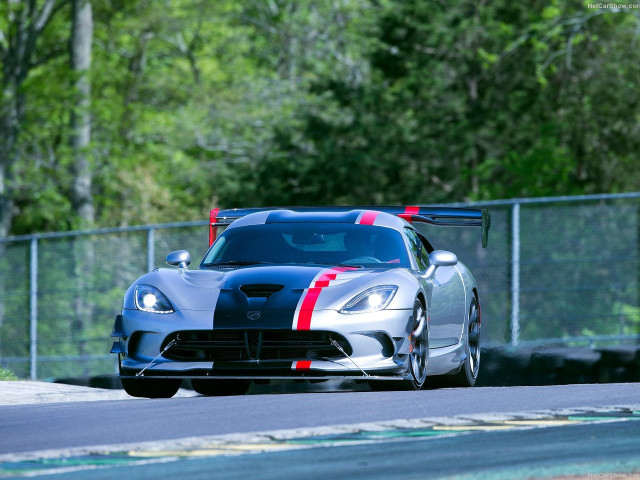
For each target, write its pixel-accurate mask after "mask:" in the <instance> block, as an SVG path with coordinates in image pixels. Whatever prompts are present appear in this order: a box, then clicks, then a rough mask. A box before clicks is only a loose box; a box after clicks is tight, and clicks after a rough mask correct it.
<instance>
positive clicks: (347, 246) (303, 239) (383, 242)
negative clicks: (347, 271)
mask: <svg viewBox="0 0 640 480" xmlns="http://www.w3.org/2000/svg"><path fill="white" fill-rule="evenodd" d="M259 263H275V264H309V263H311V264H322V265H350V266H361V267H367V268H389V267H404V268H410V262H409V257H408V255H407V251H406V248H405V244H404V240H403V237H402V234H401V233H400V232H398V231H396V230H393V229H391V228H386V227H376V226H371V225H355V224H346V223H272V224H266V225H250V226H246V227H238V228H231V229H228V230H226V231H225V232H224V233H223V234H222V235H221V236H220V238H218V240H217V241H216V242H215V243H214V244H213V246H212V247H211V249H210V250H209V251H208V252H207V254H206V255H205V258H204V260H203V261H202V264H201V267H212V266H215V265H238V266H241V265H253V264H259Z"/></svg>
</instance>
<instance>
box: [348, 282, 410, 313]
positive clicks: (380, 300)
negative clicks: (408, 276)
mask: <svg viewBox="0 0 640 480" xmlns="http://www.w3.org/2000/svg"><path fill="white" fill-rule="evenodd" d="M397 291H398V287H396V286H395V285H380V286H378V287H373V288H369V289H368V290H365V291H364V292H362V293H360V294H358V295H356V296H355V297H353V298H352V299H351V300H349V301H348V302H347V303H346V304H345V306H344V307H342V310H340V313H369V312H377V311H379V310H382V309H384V308H387V305H389V304H390V303H391V300H393V296H394V295H395V294H396V292H397Z"/></svg>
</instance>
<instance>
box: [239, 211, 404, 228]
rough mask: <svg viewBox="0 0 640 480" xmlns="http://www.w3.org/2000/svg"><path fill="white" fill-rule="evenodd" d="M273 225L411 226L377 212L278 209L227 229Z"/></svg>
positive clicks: (394, 216)
mask: <svg viewBox="0 0 640 480" xmlns="http://www.w3.org/2000/svg"><path fill="white" fill-rule="evenodd" d="M271 223H351V224H360V225H374V226H380V227H387V228H393V229H394V230H399V231H402V230H403V229H404V228H405V227H409V226H410V224H409V222H407V221H406V220H404V219H402V218H400V217H398V216H396V215H393V214H390V213H386V212H379V211H376V210H363V209H354V210H349V211H342V212H330V211H326V212H325V211H313V212H296V211H293V210H284V209H278V210H267V211H262V212H257V213H251V214H249V215H246V216H244V217H241V218H239V219H237V220H235V221H234V222H232V223H231V224H230V225H229V226H228V227H227V228H237V227H243V226H247V225H264V224H271Z"/></svg>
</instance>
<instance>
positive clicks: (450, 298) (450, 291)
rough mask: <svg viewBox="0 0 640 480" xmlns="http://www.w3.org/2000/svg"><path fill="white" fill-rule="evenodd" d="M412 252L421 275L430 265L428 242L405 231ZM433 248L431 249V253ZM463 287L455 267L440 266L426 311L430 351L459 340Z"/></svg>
mask: <svg viewBox="0 0 640 480" xmlns="http://www.w3.org/2000/svg"><path fill="white" fill-rule="evenodd" d="M406 233H407V236H408V237H409V243H410V246H411V253H412V255H413V256H414V258H415V259H416V263H417V264H418V267H419V269H420V270H421V272H422V273H424V271H425V270H426V269H427V268H428V266H429V257H428V253H427V247H426V246H427V245H428V246H429V247H431V245H430V244H429V242H428V241H427V240H426V239H425V238H424V237H423V236H422V235H420V234H419V233H418V232H416V231H415V230H413V229H407V231H406ZM431 249H432V247H431V248H430V250H431ZM464 295H465V293H464V284H463V282H462V277H461V276H460V274H459V273H458V270H457V269H456V267H455V266H453V267H440V268H438V269H437V270H436V273H435V276H434V278H433V290H432V295H431V305H430V308H429V317H430V329H429V332H430V333H429V348H442V347H448V346H450V345H455V344H457V343H458V341H459V340H460V335H461V334H462V326H463V324H464V315H465V308H464V306H465V304H466V302H465V298H464Z"/></svg>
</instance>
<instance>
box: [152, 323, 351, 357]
mask: <svg viewBox="0 0 640 480" xmlns="http://www.w3.org/2000/svg"><path fill="white" fill-rule="evenodd" d="M174 339H176V343H175V345H174V346H172V347H171V348H170V349H169V350H167V351H166V352H165V353H164V354H163V356H164V357H165V358H168V359H171V360H177V361H183V362H184V361H187V362H189V361H195V362H197V361H200V362H202V361H214V362H216V361H217V362H233V361H238V360H321V359H325V358H327V359H332V358H343V357H344V355H343V354H342V353H341V352H340V350H338V349H337V348H336V347H335V346H334V345H333V344H332V343H331V339H333V340H335V341H336V342H337V343H338V344H339V345H340V347H342V349H343V350H344V351H345V352H346V353H347V354H349V355H351V353H352V348H351V345H349V342H347V340H346V339H345V338H344V337H343V336H342V335H339V334H337V333H335V332H319V331H291V330H197V331H184V332H175V333H172V334H171V335H169V336H167V337H166V338H165V340H164V342H163V343H162V349H164V347H165V346H166V345H167V344H168V343H169V342H170V341H171V340H174Z"/></svg>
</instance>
